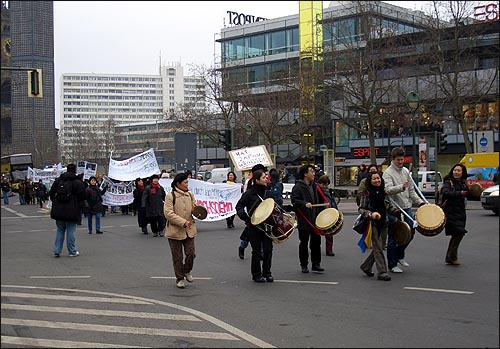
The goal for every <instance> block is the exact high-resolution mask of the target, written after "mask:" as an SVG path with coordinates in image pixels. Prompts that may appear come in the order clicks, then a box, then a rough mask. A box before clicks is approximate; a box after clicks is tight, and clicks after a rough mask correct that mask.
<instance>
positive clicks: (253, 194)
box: [236, 184, 272, 226]
mask: <svg viewBox="0 0 500 349" xmlns="http://www.w3.org/2000/svg"><path fill="white" fill-rule="evenodd" d="M267 198H272V195H271V193H270V192H269V190H267V187H266V186H263V185H257V184H254V185H252V186H251V187H250V188H248V189H247V191H245V192H244V193H243V195H242V196H241V198H240V199H239V200H238V203H237V204H236V214H237V215H238V217H240V219H241V220H242V221H244V222H245V224H246V225H248V226H250V225H251V224H250V221H251V218H252V215H253V213H254V211H255V210H256V209H257V207H259V205H260V203H261V202H262V200H265V199H267Z"/></svg>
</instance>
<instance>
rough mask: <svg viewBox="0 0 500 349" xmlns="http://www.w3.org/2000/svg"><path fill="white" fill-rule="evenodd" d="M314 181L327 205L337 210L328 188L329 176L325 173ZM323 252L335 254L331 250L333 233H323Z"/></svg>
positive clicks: (328, 254) (330, 254)
mask: <svg viewBox="0 0 500 349" xmlns="http://www.w3.org/2000/svg"><path fill="white" fill-rule="evenodd" d="M316 183H317V184H318V188H319V189H321V191H322V193H323V195H324V196H325V198H326V200H327V203H328V204H329V206H330V207H331V208H335V209H337V210H338V207H337V203H336V202H335V200H334V199H333V196H332V193H331V191H330V188H328V187H329V185H330V177H328V176H327V175H323V176H321V177H319V178H318V181H317V182H316ZM325 254H326V255H327V256H332V257H333V256H335V253H334V252H333V234H328V235H325Z"/></svg>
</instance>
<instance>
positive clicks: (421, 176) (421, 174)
mask: <svg viewBox="0 0 500 349" xmlns="http://www.w3.org/2000/svg"><path fill="white" fill-rule="evenodd" d="M436 176H437V183H438V190H439V188H441V187H442V186H443V177H442V176H441V172H437V175H436V172H435V171H418V189H420V191H421V192H422V194H424V196H425V197H434V195H435V187H436Z"/></svg>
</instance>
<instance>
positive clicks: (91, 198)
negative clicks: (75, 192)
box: [85, 184, 104, 215]
mask: <svg viewBox="0 0 500 349" xmlns="http://www.w3.org/2000/svg"><path fill="white" fill-rule="evenodd" d="M102 194H104V192H103V191H101V190H99V187H98V186H97V184H96V185H89V186H88V187H87V189H85V200H87V205H88V206H87V207H86V212H87V213H88V214H94V215H95V214H97V213H101V212H102V210H103V207H102Z"/></svg>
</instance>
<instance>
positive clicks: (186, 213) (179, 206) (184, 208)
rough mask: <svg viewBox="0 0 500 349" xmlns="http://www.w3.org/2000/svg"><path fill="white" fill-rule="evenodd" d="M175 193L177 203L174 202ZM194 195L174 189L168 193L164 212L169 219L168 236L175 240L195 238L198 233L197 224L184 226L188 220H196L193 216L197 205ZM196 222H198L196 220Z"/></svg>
mask: <svg viewBox="0 0 500 349" xmlns="http://www.w3.org/2000/svg"><path fill="white" fill-rule="evenodd" d="M173 195H175V205H174V203H173ZM195 206H196V205H195V201H194V195H193V194H192V193H190V192H183V193H181V192H179V191H177V190H176V191H173V192H170V193H168V194H167V196H166V198H165V205H164V206H163V213H164V215H165V218H166V219H167V229H166V234H165V235H166V237H167V238H169V239H173V240H184V239H186V238H187V237H190V238H194V237H195V236H196V234H197V229H196V224H193V225H191V227H189V228H184V224H185V223H186V222H187V221H194V219H193V217H192V212H193V208H194V207H195ZM195 223H196V222H195Z"/></svg>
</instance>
